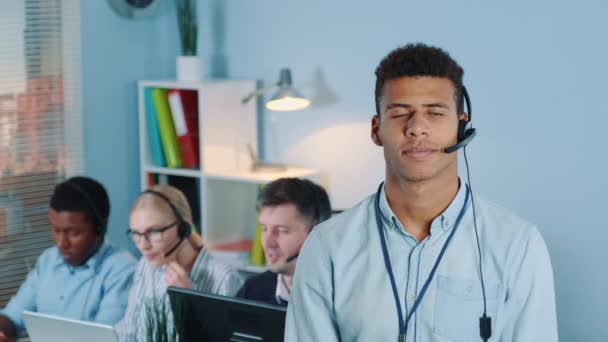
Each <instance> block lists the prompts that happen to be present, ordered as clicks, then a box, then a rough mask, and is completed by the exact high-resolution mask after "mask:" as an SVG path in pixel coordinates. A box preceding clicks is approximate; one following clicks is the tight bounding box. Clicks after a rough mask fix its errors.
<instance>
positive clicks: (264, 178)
mask: <svg viewBox="0 0 608 342" xmlns="http://www.w3.org/2000/svg"><path fill="white" fill-rule="evenodd" d="M318 176H320V173H319V171H318V170H313V169H302V168H295V167H288V168H287V170H286V171H281V172H253V171H250V170H238V169H223V168H221V167H211V166H210V167H208V168H207V169H206V170H205V177H206V178H208V179H214V180H227V181H239V182H245V183H254V184H265V183H268V182H272V181H273V180H275V179H277V178H285V177H296V178H310V177H318Z"/></svg>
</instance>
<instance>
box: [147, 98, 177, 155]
mask: <svg viewBox="0 0 608 342" xmlns="http://www.w3.org/2000/svg"><path fill="white" fill-rule="evenodd" d="M152 99H153V100H154V107H155V108H156V116H157V118H158V128H159V130H160V139H161V141H162V144H163V152H165V159H166V161H167V166H168V167H182V165H183V160H182V153H181V151H180V149H179V142H178V141H177V134H176V133H175V125H174V124H173V117H172V116H171V109H170V108H169V98H168V96H167V90H166V89H159V88H154V89H152Z"/></svg>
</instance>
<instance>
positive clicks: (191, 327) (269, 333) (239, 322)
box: [168, 287, 286, 342]
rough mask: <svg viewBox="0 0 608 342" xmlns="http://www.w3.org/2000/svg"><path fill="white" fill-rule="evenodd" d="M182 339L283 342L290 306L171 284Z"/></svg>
mask: <svg viewBox="0 0 608 342" xmlns="http://www.w3.org/2000/svg"><path fill="white" fill-rule="evenodd" d="M168 293H169V298H170V300H171V308H172V310H173V316H174V321H175V328H176V330H177V332H178V334H179V336H180V340H181V341H207V342H220V341H221V342H225V341H231V342H254V341H255V342H258V341H264V342H283V334H284V330H285V314H286V308H284V307H280V306H274V305H268V304H265V303H260V302H255V301H251V300H247V299H241V298H233V297H225V296H219V295H212V294H208V293H202V292H196V291H193V290H188V289H182V288H177V287H170V288H169V290H168Z"/></svg>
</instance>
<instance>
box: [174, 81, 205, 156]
mask: <svg viewBox="0 0 608 342" xmlns="http://www.w3.org/2000/svg"><path fill="white" fill-rule="evenodd" d="M168 94H169V95H168V96H169V107H170V108H171V115H172V116H173V122H174V124H175V131H176V132H175V133H176V134H177V140H178V141H179V148H180V150H181V153H182V159H183V161H184V167H187V168H196V167H198V166H199V165H200V158H199V134H198V93H197V92H196V91H195V90H181V89H173V90H169V92H168Z"/></svg>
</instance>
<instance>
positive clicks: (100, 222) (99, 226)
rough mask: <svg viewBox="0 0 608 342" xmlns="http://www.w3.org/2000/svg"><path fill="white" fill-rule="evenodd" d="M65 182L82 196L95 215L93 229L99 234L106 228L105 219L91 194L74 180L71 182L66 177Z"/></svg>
mask: <svg viewBox="0 0 608 342" xmlns="http://www.w3.org/2000/svg"><path fill="white" fill-rule="evenodd" d="M65 184H68V186H70V187H71V188H72V189H74V190H75V191H76V192H77V193H78V194H80V196H81V197H82V198H84V201H85V203H86V204H87V207H89V209H91V211H92V212H93V216H95V220H96V221H97V222H95V224H94V226H95V231H96V232H98V233H100V234H103V233H105V230H106V222H105V221H106V220H105V219H104V218H103V216H102V215H101V212H100V211H99V209H98V208H97V205H95V202H93V199H92V198H91V196H89V194H88V193H87V192H86V191H85V190H84V188H82V187H81V186H80V185H78V184H77V183H76V182H73V181H71V180H69V179H68V180H67V181H66V182H65Z"/></svg>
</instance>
